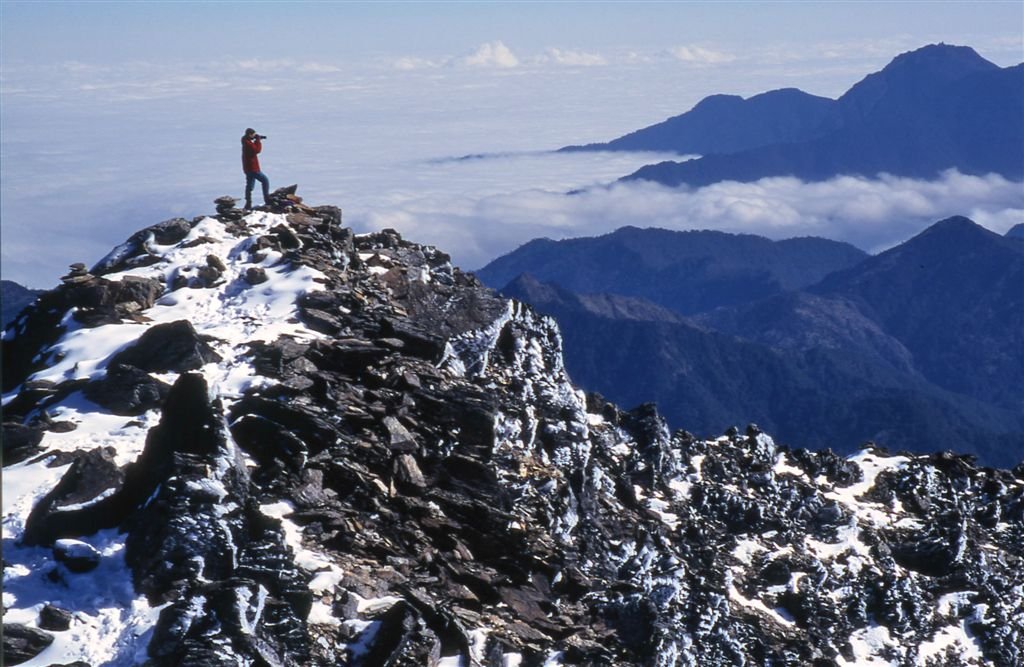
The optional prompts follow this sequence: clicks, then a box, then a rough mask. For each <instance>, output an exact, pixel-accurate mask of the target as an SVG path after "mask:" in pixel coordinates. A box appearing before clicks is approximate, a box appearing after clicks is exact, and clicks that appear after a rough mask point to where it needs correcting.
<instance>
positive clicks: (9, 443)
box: [3, 422, 44, 466]
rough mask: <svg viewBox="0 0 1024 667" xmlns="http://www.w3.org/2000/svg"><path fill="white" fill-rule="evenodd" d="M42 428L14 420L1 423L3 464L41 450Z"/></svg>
mask: <svg viewBox="0 0 1024 667" xmlns="http://www.w3.org/2000/svg"><path fill="white" fill-rule="evenodd" d="M43 432H44V429H42V428H38V427H34V426H26V425H25V424H18V423H15V422H4V423H3V452H4V465H5V466H9V465H13V464H15V463H20V462H22V461H24V460H25V459H28V458H30V457H32V456H34V455H35V454H38V453H39V452H41V451H42V447H40V446H39V443H41V442H42V441H43Z"/></svg>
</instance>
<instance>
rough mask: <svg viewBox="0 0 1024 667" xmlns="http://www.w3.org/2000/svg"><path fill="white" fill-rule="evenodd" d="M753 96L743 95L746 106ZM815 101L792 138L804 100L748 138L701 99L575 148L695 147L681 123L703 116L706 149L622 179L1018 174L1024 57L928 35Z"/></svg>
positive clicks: (1023, 161)
mask: <svg viewBox="0 0 1024 667" xmlns="http://www.w3.org/2000/svg"><path fill="white" fill-rule="evenodd" d="M805 95H806V94H805ZM756 97H757V96H755V98H750V99H748V100H746V101H744V104H745V105H746V107H749V108H752V106H751V103H752V102H753V101H754V100H755V99H756ZM793 99H794V100H797V99H803V98H800V97H794V98H793ZM818 99H826V98H818ZM737 104H738V103H737ZM818 104H819V105H820V107H821V108H820V110H819V115H815V116H813V117H808V118H807V122H806V124H805V125H803V126H802V127H801V128H791V129H790V130H789V135H788V136H789V137H790V138H785V137H783V138H779V136H780V135H779V125H780V123H782V122H786V123H790V122H792V119H794V118H801V117H803V116H805V115H806V114H805V112H804V109H803V107H804V106H805V103H804V102H799V103H795V104H793V105H792V109H791V110H790V111H791V113H790V114H787V113H785V112H780V111H779V110H772V112H771V113H770V114H769V113H765V114H764V115H763V116H762V117H758V121H757V122H758V123H760V124H761V125H762V126H763V129H762V130H758V128H757V126H756V125H752V126H751V127H752V129H751V132H750V135H751V136H750V137H748V139H747V140H746V141H745V142H735V141H733V140H732V139H731V137H733V136H735V135H736V134H737V132H738V130H736V129H735V128H733V127H731V123H732V122H733V120H734V118H735V117H729V116H723V117H722V119H721V121H722V122H721V123H718V124H716V123H715V119H714V117H708V118H705V116H706V114H703V113H697V112H698V109H699V107H701V105H700V104H698V105H697V106H696V107H695V108H694V109H693V110H691V111H690V112H687V113H685V114H682V115H681V116H677V117H674V118H671V119H669V120H668V121H665V122H664V123H659V124H656V125H654V126H650V127H648V128H644V129H643V130H639V131H637V132H635V133H631V134H630V135H626V137H620V138H619V139H616V140H614V141H612V142H609V143H608V144H592V145H590V146H586V147H582V148H580V147H574V148H573V149H575V150H619V149H620V148H619V147H620V146H624V145H630V144H631V142H633V144H634V145H635V142H636V141H639V140H642V141H643V142H645V143H644V145H645V147H646V148H647V149H648V150H657V149H658V146H659V144H660V145H662V146H663V147H664V148H663V150H674V151H677V152H683V153H696V152H698V151H696V150H693V149H692V148H690V146H691V145H693V146H695V145H696V144H694V143H693V142H694V141H696V139H695V138H694V137H692V136H690V134H689V133H688V132H689V130H688V129H687V128H689V127H696V126H697V125H698V123H704V125H702V128H703V134H702V135H701V138H700V142H701V146H702V147H703V148H705V149H707V150H705V151H704V152H703V153H702V157H699V158H697V159H694V160H689V161H686V162H674V161H664V162H661V163H658V164H652V165H647V166H644V167H641V168H640V169H638V170H637V171H635V172H634V173H632V174H629V175H627V176H624V177H623V178H622V179H620V180H623V181H629V180H638V179H639V180H650V181H655V182H658V183H662V184H664V185H668V186H681V185H686V186H692V187H701V186H705V185H710V184H712V183H716V182H719V181H726V180H728V181H740V182H749V181H756V180H759V179H761V178H765V177H773V176H774V177H784V176H791V177H795V178H799V179H802V180H807V181H820V180H826V179H828V178H832V177H835V176H839V175H860V176H865V177H875V176H877V175H878V174H880V173H887V174H892V175H896V176H906V177H911V178H935V177H937V176H938V175H940V174H941V173H942V172H943V171H946V170H949V169H957V170H959V171H960V172H961V173H965V174H975V175H983V174H988V173H996V174H1000V175H1002V176H1003V177H1005V178H1009V179H1020V178H1024V123H1021V122H1020V118H1021V117H1022V116H1024V65H1016V66H1013V67H1006V68H1000V67H998V66H997V65H995V64H993V63H991V62H989V61H988V60H985V59H984V58H982V57H981V56H980V55H978V54H977V52H975V51H974V50H973V49H971V48H969V47H965V46H951V45H946V44H933V45H929V46H925V47H922V48H920V49H917V50H915V51H910V52H907V53H904V54H901V55H899V56H897V57H896V58H895V59H893V61H892V62H890V63H889V64H888V65H887V66H886V67H885V68H883V69H882V70H881V71H879V72H875V73H872V74H870V75H868V76H866V77H865V78H864V79H862V80H861V81H860V82H858V83H857V84H855V85H854V86H853V87H851V88H850V90H848V91H847V92H846V93H845V94H844V95H842V96H841V97H840V98H839V99H837V100H828V101H827V102H820V103H818ZM691 114H694V115H692V116H691ZM751 115H756V114H753V113H752V114H751ZM819 116H820V117H819ZM773 118H777V119H784V121H783V120H776V121H773V120H772V119H773ZM751 123H753V121H751ZM627 137H630V139H629V140H628V141H627V140H626V138H627ZM716 137H721V140H720V141H719V140H717V139H716Z"/></svg>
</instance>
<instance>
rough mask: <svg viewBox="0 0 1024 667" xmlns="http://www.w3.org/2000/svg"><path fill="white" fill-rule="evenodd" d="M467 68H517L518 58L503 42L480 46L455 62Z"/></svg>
mask: <svg viewBox="0 0 1024 667" xmlns="http://www.w3.org/2000/svg"><path fill="white" fill-rule="evenodd" d="M455 62H456V63H458V64H462V65H467V66H469V67H502V68H509V67H518V66H519V58H517V57H516V54H514V53H512V50H511V49H510V48H508V47H507V46H505V44H504V43H503V42H500V41H498V42H487V43H486V44H481V45H480V46H479V47H478V48H477V50H476V51H474V52H473V53H471V54H469V55H466V56H462V57H461V58H459V59H458V60H456V61H455Z"/></svg>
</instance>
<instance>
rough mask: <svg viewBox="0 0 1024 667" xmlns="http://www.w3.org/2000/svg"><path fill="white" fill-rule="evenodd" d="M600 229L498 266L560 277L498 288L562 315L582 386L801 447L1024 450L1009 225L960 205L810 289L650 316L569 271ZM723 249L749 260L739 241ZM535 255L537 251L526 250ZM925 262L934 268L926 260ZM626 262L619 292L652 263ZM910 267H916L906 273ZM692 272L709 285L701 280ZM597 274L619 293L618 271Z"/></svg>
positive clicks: (995, 456)
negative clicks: (981, 219) (745, 422)
mask: <svg viewBox="0 0 1024 667" xmlns="http://www.w3.org/2000/svg"><path fill="white" fill-rule="evenodd" d="M659 234H660V232H659V231H657V230H652V232H651V235H652V237H658V236H659ZM603 238H605V237H597V239H590V240H586V239H579V240H577V243H575V244H568V243H565V242H561V243H560V244H557V245H552V242H546V243H544V244H541V245H539V246H538V245H537V244H527V245H526V246H524V248H525V249H526V251H527V252H525V253H524V254H523V255H521V256H520V257H519V259H518V260H517V262H515V263H508V262H506V263H503V265H502V269H503V270H509V269H510V268H512V267H513V266H514V267H515V268H522V269H524V271H526V272H530V273H533V275H539V276H541V277H539V280H546V281H548V282H554V283H558V284H559V285H562V287H558V288H557V289H556V287H555V286H552V285H548V286H546V287H544V288H541V287H538V286H537V285H534V284H531V282H530V281H527V282H524V281H523V280H522V279H519V280H513V281H511V282H510V283H509V284H508V285H506V286H504V289H503V292H504V293H507V294H508V295H510V296H514V297H516V298H519V299H522V300H524V301H526V302H528V303H532V304H534V305H535V306H536V307H537V308H539V309H540V310H541V311H542V312H545V313H548V314H551V315H553V316H554V317H555V318H556V319H557V320H558V321H559V323H560V325H561V327H562V330H563V335H564V336H565V338H566V340H567V344H566V356H567V361H566V363H567V366H568V368H569V370H570V372H571V373H572V374H573V377H574V378H575V379H576V380H577V381H579V382H581V383H582V384H583V385H584V386H585V387H587V388H588V389H591V390H594V391H599V392H601V393H603V394H605V395H607V396H609V398H611V399H612V400H615V401H617V402H620V403H622V404H626V405H630V404H632V403H633V402H642V401H649V400H656V401H657V402H658V404H659V405H660V406H661V408H662V410H663V411H664V413H665V414H666V415H667V417H668V418H669V420H670V422H671V423H672V424H673V425H688V426H686V427H688V428H698V432H700V433H701V434H703V435H708V434H709V433H715V432H719V431H720V430H722V429H724V428H726V427H727V426H728V425H730V424H731V423H734V422H736V421H740V420H741V419H742V418H741V417H740V415H745V418H747V419H753V420H756V421H758V423H759V424H762V425H764V424H767V425H768V426H765V427H766V428H769V429H770V430H772V431H773V432H774V433H776V434H777V435H779V437H783V438H787V439H788V438H792V439H793V440H792V441H793V442H795V443H798V444H801V445H807V446H815V447H821V446H833V447H839V448H840V449H842V450H844V451H845V450H848V449H849V448H851V447H855V446H856V445H857V444H859V441H863V440H866V439H875V440H876V441H878V442H888V444H890V445H891V446H895V447H905V448H909V449H916V450H918V451H929V450H930V449H931V448H932V447H935V446H939V447H944V448H952V449H962V448H969V449H971V450H972V451H975V452H977V453H978V454H979V455H981V456H982V457H983V458H984V459H986V460H994V461H1002V462H1004V463H1013V462H1015V461H1018V460H1020V459H1021V458H1024V420H1022V419H1021V418H1020V410H1019V401H1020V399H1021V397H1022V395H1024V387H1021V386H1020V381H1019V380H1016V381H1015V380H1014V378H1015V377H1020V374H1017V375H1015V373H1016V372H1017V371H1015V369H1019V367H1020V365H1021V363H1022V360H1021V356H1022V355H1021V354H1020V352H1019V351H1020V349H1022V348H1024V342H1022V341H1021V340H1020V335H1019V334H1014V322H1017V321H1019V320H1020V317H1021V313H1022V312H1024V304H1021V302H1020V301H1021V298H1020V295H1019V294H1015V292H1014V285H1015V284H1017V285H1019V284H1024V277H1021V275H1020V274H1021V269H1020V264H1021V261H1020V260H1021V252H1020V250H1016V249H1018V248H1024V244H1020V243H1019V242H1017V241H1016V240H1015V239H1005V238H1003V237H1001V236H999V235H996V234H993V233H992V232H989V231H987V230H985V229H983V228H981V227H979V226H977V225H975V224H974V223H973V222H970V221H969V220H967V219H966V218H951V219H947V220H943V221H940V222H938V223H936V224H934V225H932V227H930V228H929V230H927V231H926V232H924V233H922V234H920V235H918V236H917V237H915V238H913V239H910V240H908V241H907V242H905V244H901V245H900V246H897V247H896V248H893V249H890V250H889V251H886V252H885V253H881V254H880V255H878V256H875V257H868V256H866V255H865V256H863V258H862V259H861V260H860V261H858V262H856V263H854V264H853V265H852V266H849V267H844V268H842V269H838V268H837V270H836V271H835V272H833V273H831V274H830V275H828V276H825V277H823V279H821V280H819V281H818V282H817V283H815V284H809V285H805V286H803V288H802V289H793V290H779V291H777V292H774V293H772V294H769V295H762V294H759V293H757V292H752V293H750V294H749V295H748V296H749V297H750V298H748V299H737V298H734V299H733V302H732V303H709V304H707V306H708V307H707V308H706V309H705V310H704V311H702V312H699V313H689V314H688V316H687V317H685V318H683V320H682V321H679V320H675V321H673V320H671V319H670V318H666V317H660V318H656V319H657V321H654V320H655V318H651V321H646V322H641V321H635V318H628V317H620V318H617V317H615V316H614V313H611V312H609V311H608V310H604V311H600V310H598V309H594V308H591V307H589V304H590V303H593V302H594V300H595V299H597V298H598V297H597V296H596V295H594V294H586V292H590V291H592V290H593V289H594V288H590V289H588V287H587V285H588V284H591V285H592V284H594V283H593V282H592V281H591V276H592V275H593V273H594V271H593V270H592V269H593V267H591V270H589V271H583V272H582V273H581V274H580V276H581V278H580V279H573V278H572V276H568V277H566V273H570V272H571V270H572V268H573V267H576V266H577V265H579V264H580V263H581V261H580V258H579V257H574V256H573V254H572V252H571V251H570V249H571V248H577V249H578V248H580V247H582V246H585V245H586V244H587V243H593V242H596V241H598V240H599V239H603ZM722 238H728V237H722ZM661 245H663V244H652V246H661ZM537 248H541V249H543V248H559V249H560V252H559V253H557V254H558V256H560V257H561V267H562V269H563V272H562V280H565V283H568V284H570V285H572V286H571V287H567V286H566V285H565V284H564V283H559V282H558V279H557V274H555V275H556V277H547V276H545V272H544V269H545V268H546V264H545V262H546V261H547V260H546V259H545V257H544V256H543V255H538V254H537V253H536V249H537ZM517 252H518V251H517ZM552 252H553V251H552ZM725 252H726V253H727V254H729V255H731V256H733V257H735V258H736V259H737V260H738V261H742V260H743V250H742V249H741V248H739V247H736V248H734V249H733V250H732V251H725ZM513 254H514V253H513ZM605 254H606V255H607V254H608V252H607V251H606V252H605ZM530 256H534V257H539V258H540V261H539V262H537V264H536V265H531V264H530V262H528V261H527V259H528V258H529V257H530ZM584 256H586V255H584ZM590 256H593V255H590ZM583 263H585V262H583ZM922 263H924V264H927V265H929V266H931V267H932V270H934V271H936V272H938V273H936V275H931V274H930V273H928V272H925V271H924V270H923V269H922V268H921V266H920V265H922ZM630 264H631V265H632V266H634V267H636V270H635V272H634V275H632V276H631V279H632V280H633V282H632V283H630V284H627V285H625V286H624V288H623V289H621V290H618V292H617V293H618V294H622V293H623V292H626V293H630V294H631V295H632V296H633V297H636V296H638V295H636V294H635V293H634V292H635V289H634V288H635V285H636V284H637V283H641V284H642V283H643V279H644V276H642V275H640V276H638V275H636V274H643V273H645V272H647V273H648V274H649V275H655V272H653V271H650V270H649V269H647V268H645V267H646V265H645V263H644V261H643V260H642V259H637V258H635V257H631V258H630ZM880 267H881V268H880ZM886 267H887V268H886ZM957 267H961V268H957ZM973 267H978V268H976V269H974V268H973ZM534 269H539V271H537V272H535V271H534ZM883 269H885V270H883ZM972 270H973V273H974V274H976V275H974V276H973V277H972V275H971V274H972ZM943 272H945V273H946V274H948V275H946V277H945V279H944V278H943V275H942V273H943ZM905 273H909V274H910V276H911V277H913V276H915V275H916V274H917V273H922V276H921V277H920V278H919V279H918V280H917V281H916V282H910V283H907V280H909V279H908V278H903V277H901V276H902V275H903V274H905ZM480 275H481V276H482V277H483V278H484V279H485V280H487V279H489V278H488V277H489V276H491V277H495V276H496V277H502V274H501V272H495V273H490V272H488V271H483V272H480ZM550 275H552V274H548V276H550ZM657 275H658V276H659V279H658V281H656V282H657V284H662V285H671V284H672V280H673V278H672V276H671V274H669V273H663V274H657ZM865 276H866V278H865ZM1015 276H1016V277H1015ZM869 278H870V280H869ZM531 281H532V282H533V283H536V281H537V279H531ZM865 282H866V284H867V287H861V286H860V285H861V284H862V283H865ZM905 283H907V285H908V286H906V287H904V284H905ZM921 283H923V285H922V284H921ZM492 284H493V283H492ZM928 284H933V289H932V290H931V291H928V290H927V289H925V287H926V286H927V285H928ZM690 287H691V288H692V289H696V290H698V291H703V288H702V286H701V285H700V284H699V283H691V284H690ZM602 289H604V290H605V291H607V292H613V293H615V292H616V290H615V286H614V285H611V284H604V285H602ZM667 289H670V288H667ZM1017 291H1018V292H1019V290H1017ZM574 293H575V296H573V294H574ZM602 298H605V299H608V298H612V297H609V296H607V295H605V296H604V297H602ZM665 300H666V299H665V298H661V299H660V300H659V299H658V298H656V299H655V301H656V302H659V301H660V302H662V305H664V301H665ZM673 300H674V301H677V302H678V301H679V299H678V298H675V299H673ZM929 309H930V310H932V311H934V312H933V313H927V312H922V311H926V310H929ZM676 312H677V313H679V312H680V311H678V310H677V311H676ZM1014 318H1016V319H1014ZM915 322H918V323H919V324H918V326H912V325H913V324H914V323H915ZM939 329H941V330H939ZM1021 329H1022V330H1024V326H1022V327H1021ZM741 359H742V360H744V361H742V362H741V361H739V360H741ZM716 360H718V361H717V362H716ZM641 369H642V370H641ZM766 369H773V370H771V371H770V372H767V373H766V372H764V371H765V370H766ZM1015 382H1016V384H1015ZM809 425H813V427H809ZM812 431H813V433H812ZM787 441H790V440H787ZM1004 448H1005V449H1004Z"/></svg>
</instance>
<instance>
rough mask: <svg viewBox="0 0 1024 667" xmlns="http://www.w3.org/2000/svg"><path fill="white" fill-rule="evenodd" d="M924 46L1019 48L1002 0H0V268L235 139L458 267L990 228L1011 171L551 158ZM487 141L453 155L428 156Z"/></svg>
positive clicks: (189, 177) (29, 256) (318, 192)
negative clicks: (662, 245)
mask: <svg viewBox="0 0 1024 667" xmlns="http://www.w3.org/2000/svg"><path fill="white" fill-rule="evenodd" d="M939 41H945V42H948V43H953V44H966V45H969V46H973V47H974V48H975V49H976V50H978V52H979V53H980V54H981V55H983V56H984V57H986V58H988V59H989V60H992V61H993V62H995V63H997V64H999V65H1002V66H1008V65H1013V64H1016V63H1018V62H1020V61H1021V60H1024V3H1021V2H1018V1H1013V2H906V3H899V2H830V3H824V2H822V3H814V2H787V3H778V2H758V3H739V2H734V3H729V2H716V3H664V2H663V3H644V2H628V3H625V2H602V3H598V2H587V3H582V2H562V3H323V2H321V3H301V2H288V3H274V2H219V3H190V2H172V3H158V2H117V3H113V2H78V3H69V2H39V1H37V2H31V3H26V2H11V1H10V0H3V1H2V2H0V56H2V62H0V65H2V66H0V158H2V160H0V169H2V173H0V176H2V178H0V225H2V247H0V253H2V263H0V272H2V275H3V277H4V278H8V279H13V280H18V281H20V282H23V283H26V284H29V285H31V286H50V285H52V284H54V283H55V282H56V280H57V278H58V276H59V275H61V273H63V271H64V269H65V268H66V266H67V265H68V264H69V263H71V262H76V261H83V262H85V263H87V264H90V263H92V262H94V261H96V260H97V259H99V258H100V257H101V256H102V255H103V254H105V253H106V251H107V250H108V249H109V248H110V247H111V246H113V245H115V244H117V243H119V242H120V241H122V240H124V239H125V238H126V237H127V236H129V235H130V234H131V233H132V232H134V231H135V230H136V229H139V228H141V227H143V226H146V225H149V224H152V223H154V222H158V221H160V220H163V219H166V218H168V217H172V216H183V217H189V218H191V217H193V216H196V215H200V214H205V213H210V212H212V204H211V202H212V200H213V199H214V198H215V197H217V196H220V195H223V194H232V195H234V196H240V195H241V188H242V186H241V182H242V179H241V172H240V167H239V159H238V155H237V153H238V137H239V135H240V134H241V130H242V129H243V128H245V127H246V126H252V127H256V128H257V129H259V130H260V131H261V132H263V133H265V134H267V135H269V136H270V140H269V141H268V143H267V149H266V153H265V155H264V156H263V165H264V171H266V172H267V173H268V175H269V176H270V178H271V181H272V185H273V186H275V187H276V186H278V185H285V184H288V183H298V184H299V186H300V189H299V192H300V194H304V195H305V196H306V197H307V199H308V201H310V202H312V203H331V204H337V205H340V206H341V207H342V208H343V209H344V210H345V216H346V217H345V219H346V222H347V224H350V225H352V226H353V227H355V228H356V229H357V230H359V231H365V230H368V229H371V228H379V227H382V226H393V227H396V228H398V229H399V230H400V231H402V232H403V233H404V234H406V235H408V236H410V237H411V238H414V239H415V240H417V241H420V242H425V243H434V244H436V245H438V246H440V247H442V248H444V249H445V250H447V251H449V252H451V253H452V255H453V257H454V258H455V260H456V261H457V262H458V263H460V264H461V265H463V266H464V267H466V268H477V267H479V266H481V265H482V264H484V263H486V261H488V260H489V259H492V258H493V257H495V256H497V255H499V254H502V253H504V252H508V251H510V250H512V249H514V248H515V247H516V246H517V245H519V244H521V243H523V242H525V241H527V240H529V239H530V238H532V237H534V236H551V237H560V236H567V235H588V234H596V233H603V232H607V231H611V229H614V228H615V227H617V226H621V225H625V224H633V225H638V226H654V225H657V226H663V227H670V228H718V229H724V230H727V231H747V232H752V233H762V234H765V235H768V236H772V237H785V236H790V235H797V234H806V233H813V234H820V235H824V236H830V237H833V238H842V239H845V240H850V241H851V242H855V243H856V244H858V245H860V246H861V247H864V248H865V249H868V250H874V249H878V248H881V247H885V246H886V245H891V244H892V243H895V242H898V241H900V240H902V239H903V238H906V237H907V236H908V235H909V234H911V233H914V232H915V231H918V230H919V229H920V228H922V227H923V226H924V225H926V224H928V223H929V222H933V221H934V220H936V219H939V218H940V217H944V216H945V215H949V214H953V213H961V214H967V215H971V216H973V217H974V218H975V219H977V220H978V221H979V222H981V223H982V224H987V225H988V226H989V227H991V228H993V229H995V230H997V231H1003V230H1004V229H1005V228H1006V227H1007V226H1009V225H1010V224H1011V223H1012V222H1014V221H1016V222H1019V221H1020V220H1021V219H1022V218H1024V215H1022V214H1021V212H1022V209H1024V204H1022V202H1021V199H1022V197H1021V196H1020V195H1019V188H1018V187H1015V186H1019V184H1005V183H1000V182H996V181H982V182H975V181H970V180H967V181H965V180H963V179H960V178H957V177H956V176H955V175H953V176H950V177H949V178H947V179H946V180H945V181H944V182H942V183H940V184H938V185H936V184H928V183H902V182H900V183H897V182H883V181H881V180H877V181H873V182H870V183H860V182H854V183H851V182H843V183H833V184H826V186H814V187H811V186H809V185H808V186H805V185H804V184H799V183H796V184H794V183H783V182H777V183H770V184H761V185H759V186H756V187H755V186H747V187H745V188H739V189H731V188H725V187H721V188H712V189H706V190H704V191H701V192H698V193H680V192H660V191H659V192H650V191H647V190H645V189H643V188H623V189H616V190H615V191H612V192H602V193H597V194H595V195H593V196H592V197H582V198H565V197H562V196H561V193H562V192H564V191H565V190H566V189H571V188H575V187H583V186H587V185H593V184H598V183H607V182H609V181H612V180H614V179H615V178H616V177H618V176H621V175H623V174H625V173H628V172H630V171H633V170H634V169H635V168H636V167H638V166H640V165H641V164H644V163H645V162H649V161H653V160H654V159H662V158H663V157H665V156H661V157H660V158H655V157H652V156H650V155H614V156H610V155H604V156H576V157H573V158H568V157H565V156H563V157H557V158H556V157H552V156H546V155H542V154H539V153H536V152H538V151H545V150H548V149H552V148H557V147H559V146H562V145H566V144H574V143H584V142H593V141H602V140H607V139H610V138H613V137H615V136H619V135H621V134H624V133H626V132H629V131H631V130H634V129H637V128H639V127H643V126H646V125H650V124H652V123H655V122H658V121H660V120H663V119H664V118H666V117H668V116H671V115H675V114H678V113H682V112H683V111H686V110H687V109H689V108H690V107H692V106H693V104H695V103H696V102H697V101H699V100H700V99H701V98H702V97H704V96H706V95H709V94H712V93H733V94H740V95H744V96H749V95H752V94H756V93H758V92H763V91H765V90H769V89H773V88H780V87H786V86H795V87H799V88H802V89H804V90H806V91H808V92H811V93H815V94H819V95H826V96H830V97H836V96H838V95H840V94H842V93H843V92H844V91H845V90H846V89H848V88H849V87H850V86H851V85H853V84H854V83H856V82H857V81H858V80H860V79H861V78H863V77H864V76H865V75H867V74H869V73H870V72H872V71H876V70H878V69H880V68H882V67H884V66H885V64H886V63H888V62H889V61H890V60H891V59H892V58H893V57H895V56H896V55H897V54H899V53H901V52H904V51H907V50H911V49H914V48H918V47H920V46H923V45H925V44H929V43H934V42H939ZM469 153H510V154H511V155H509V156H506V157H505V158H494V159H491V160H480V161H472V162H469V163H453V162H444V161H443V160H442V161H439V160H438V159H437V158H444V157H446V156H458V155H465V154H469Z"/></svg>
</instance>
